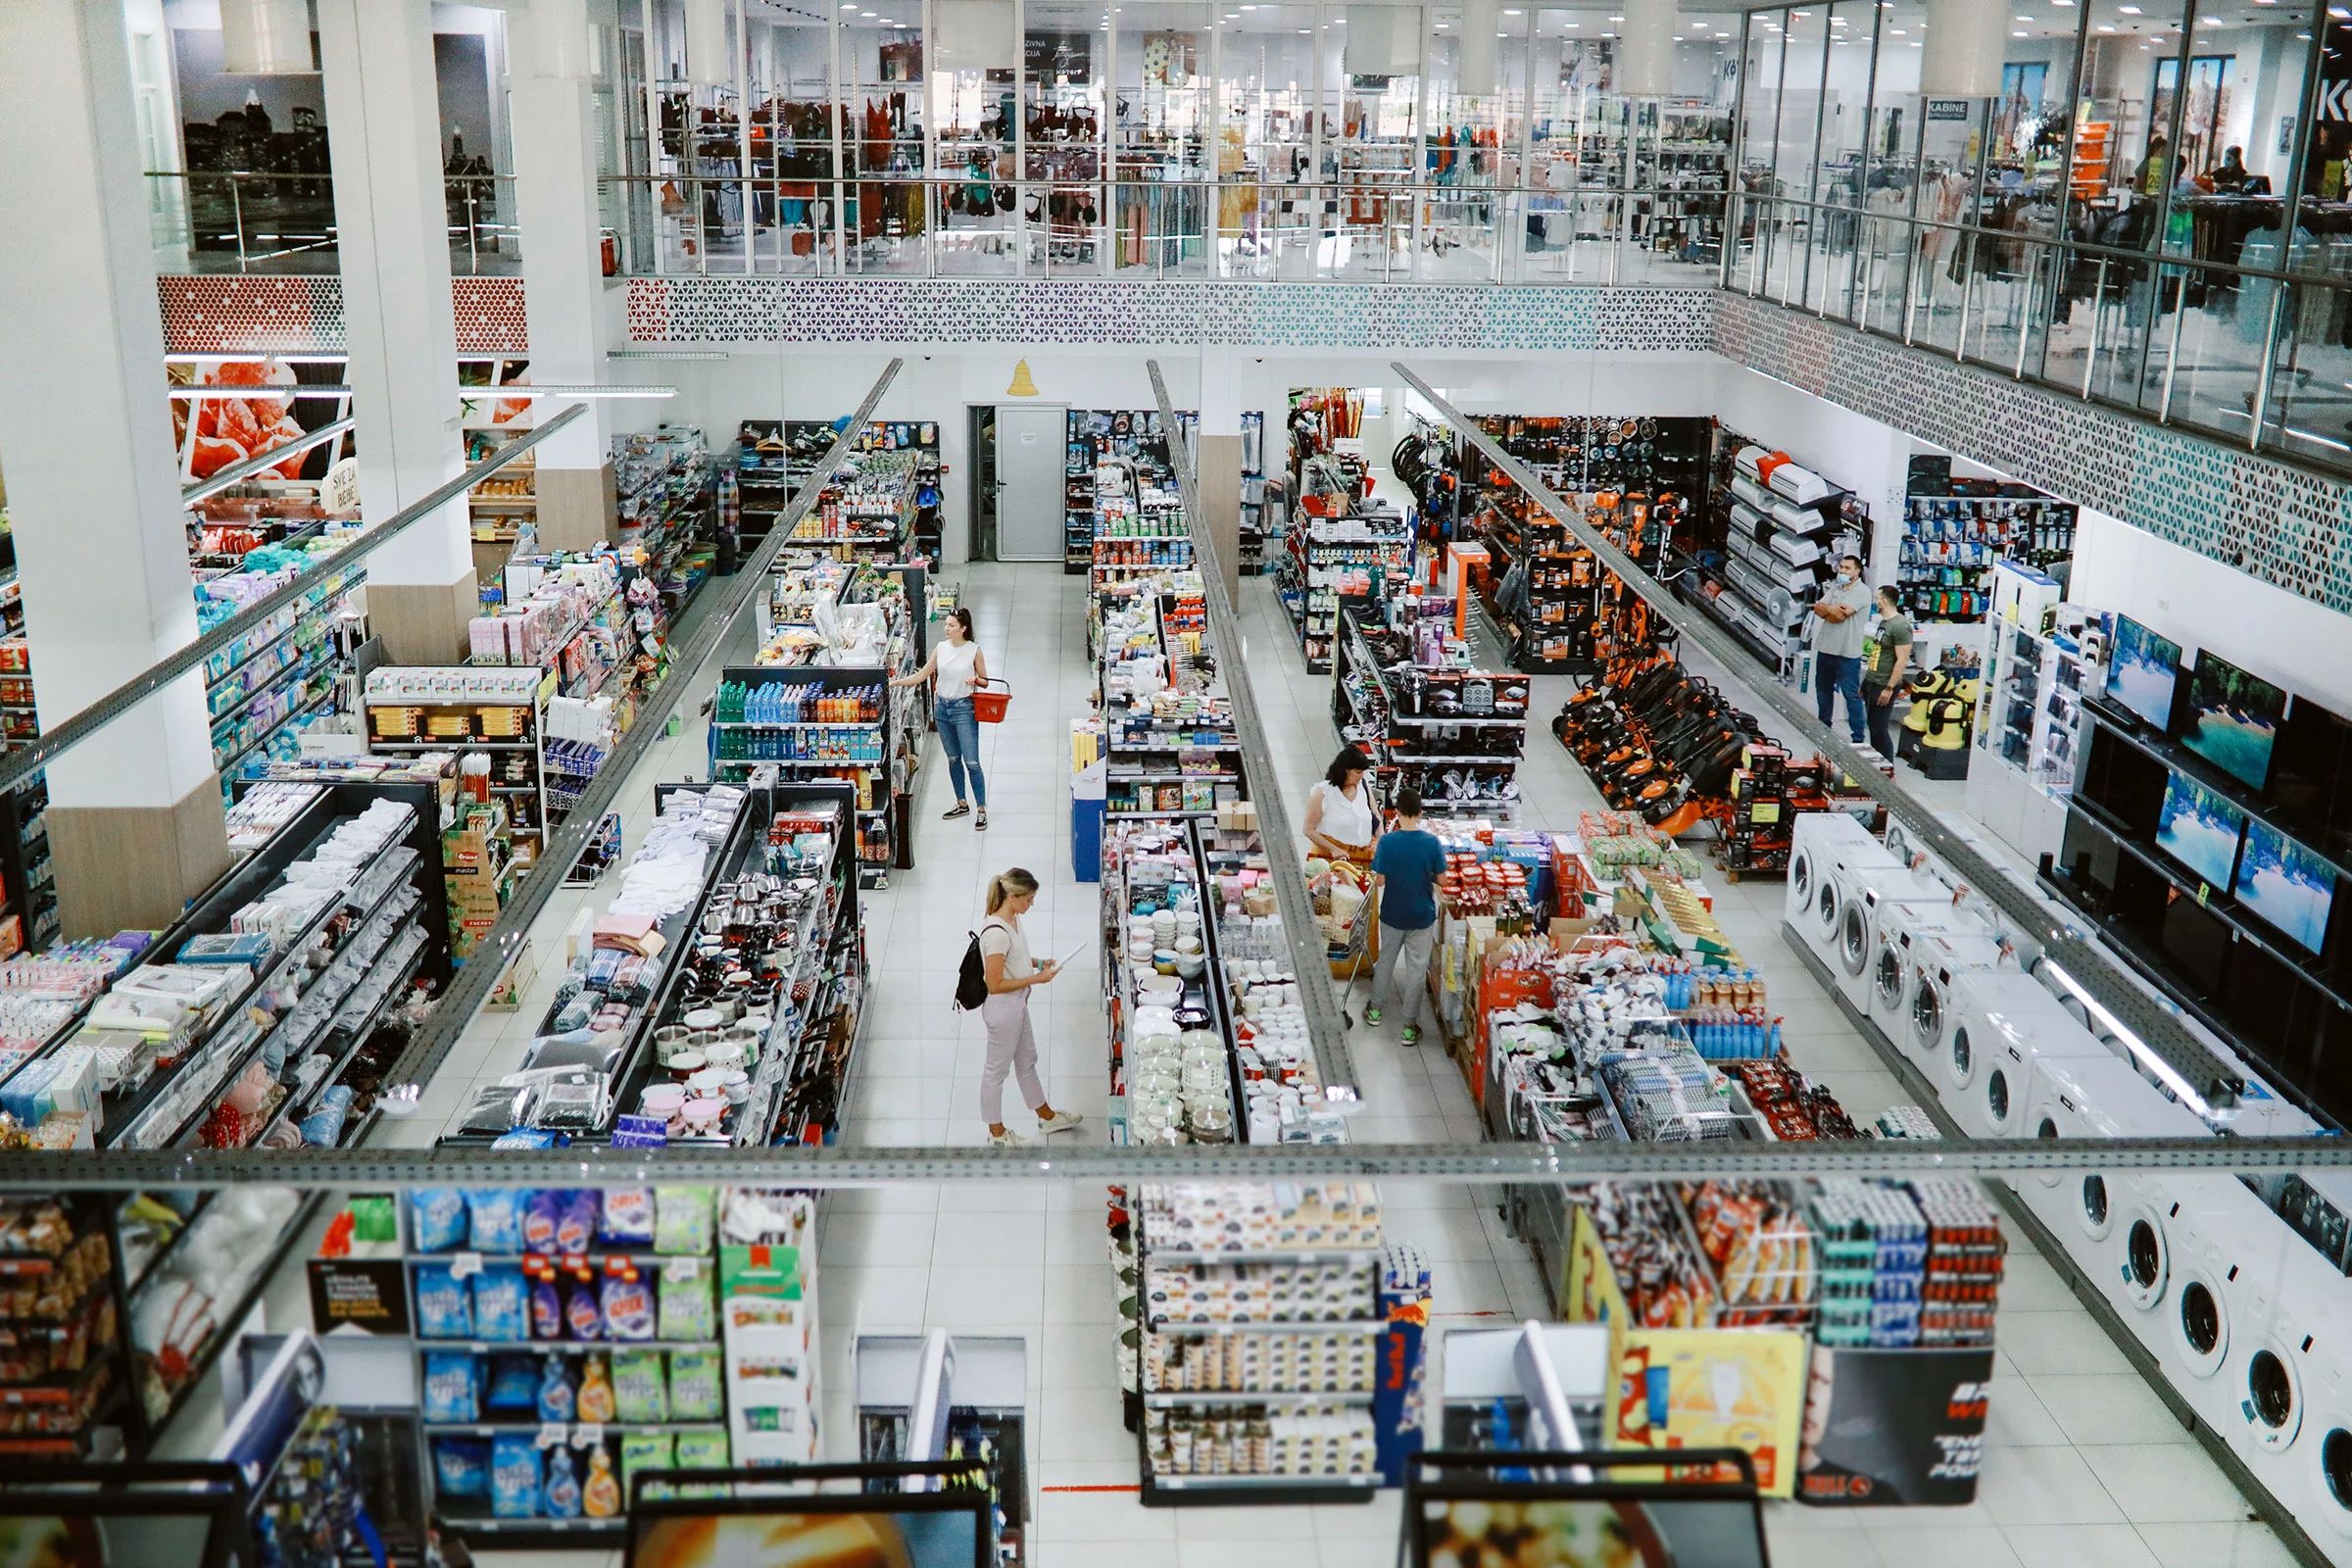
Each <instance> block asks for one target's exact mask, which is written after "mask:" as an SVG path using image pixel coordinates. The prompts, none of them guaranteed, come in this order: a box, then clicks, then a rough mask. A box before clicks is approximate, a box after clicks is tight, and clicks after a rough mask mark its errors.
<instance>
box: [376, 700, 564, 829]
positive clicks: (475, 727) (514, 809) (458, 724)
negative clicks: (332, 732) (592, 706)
mask: <svg viewBox="0 0 2352 1568" xmlns="http://www.w3.org/2000/svg"><path fill="white" fill-rule="evenodd" d="M545 691H546V678H545V676H544V674H543V673H542V672H541V670H540V669H539V667H538V666H537V665H535V664H534V665H520V666H507V667H499V666H486V665H471V664H466V665H449V666H438V665H433V666H423V665H417V666H411V665H403V666H397V667H387V668H383V669H378V670H375V671H373V672H372V673H371V674H369V675H368V681H367V687H366V702H367V711H368V750H369V751H371V752H379V753H385V754H389V755H394V756H406V755H409V754H413V753H418V752H461V753H467V752H479V753H483V754H485V755H487V756H488V757H489V759H490V792H491V794H493V795H495V796H498V797H499V798H500V799H501V800H502V801H504V802H505V804H506V807H507V812H508V818H509V821H510V822H511V824H512V826H513V829H514V833H515V838H516V839H517V840H518V841H521V843H522V844H523V845H527V848H528V853H527V854H525V853H523V852H522V850H521V849H519V848H518V850H517V852H516V858H518V859H521V860H524V861H529V860H532V859H536V858H538V853H539V850H540V849H541V847H542V846H543V845H544V844H545V843H546V839H547V830H548V816H549V806H548V798H547V758H546V754H545V752H544V751H543V750H542V748H543V746H544V744H545V740H546V735H547V699H546V696H545Z"/></svg>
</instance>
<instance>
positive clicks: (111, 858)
mask: <svg viewBox="0 0 2352 1568" xmlns="http://www.w3.org/2000/svg"><path fill="white" fill-rule="evenodd" d="M0 102H7V103H11V104H15V105H18V106H19V108H20V112H19V113H14V114H9V115H0V211H5V212H9V213H13V214H15V215H17V218H18V221H17V222H16V223H14V224H12V225H11V228H10V233H9V237H8V239H7V240H6V241H5V242H0V298H5V299H7V300H8V301H10V302H11V304H10V306H9V308H8V309H6V310H0V474H5V475H6V480H7V485H8V500H9V511H10V515H11V517H12V519H13V522H14V527H15V532H16V542H17V571H18V576H19V578H20V580H21V581H22V582H23V584H24V594H25V632H26V636H27V638H28V640H29V641H30V643H31V646H32V647H33V648H34V649H35V650H37V653H36V654H35V656H34V659H33V662H32V676H33V690H34V695H35V698H36V700H37V702H38V705H39V708H40V716H41V723H42V725H43V727H44V728H54V727H55V726H57V725H58V724H61V723H63V722H64V721H65V720H66V719H68V718H70V717H72V716H73V714H74V713H75V712H77V711H80V710H81V709H83V708H85V707H87V706H88V705H89V703H90V702H91V701H92V700H93V699H95V698H97V697H99V696H101V695H103V694H104V693H106V692H109V691H112V690H113V689H114V688H115V687H117V686H120V685H122V684H123V682H124V681H126V680H129V679H130V678H131V677H133V676H135V675H137V674H138V673H139V672H140V671H142V670H144V669H146V668H147V667H148V666H149V665H150V664H153V663H154V662H156V661H157V660H159V659H162V658H163V657H165V656H166V655H168V654H170V653H172V652H173V651H174V650H176V649H179V648H181V647H184V646H185V645H186V644H187V643H189V642H191V641H193V640H194V638H195V636H196V600H195V596H194V590H193V586H192V579H191V578H190V576H189V572H188V546H187V535H186V532H185V529H184V527H183V525H182V523H181V520H180V519H181V516H182V508H181V506H180V502H179V474H178V467H177V465H176V464H175V463H174V461H173V447H172V416H171V412H170V404H169V402H168V400H167V399H166V397H165V394H164V328H163V318H162V315H161V313H160V312H159V311H158V310H157V307H156V295H155V262H154V257H153V253H152V250H151V248H150V240H149V234H148V213H147V196H146V190H145V181H144V180H143V179H142V178H141V172H140V159H139V148H138V140H137V135H136V132H135V130H134V122H133V119H132V104H131V87H130V54H129V45H128V40H127V38H126V36H125V34H124V31H123V8H122V7H121V6H119V5H116V6H109V5H90V4H87V3H85V0H12V3H11V4H9V5H6V6H0ZM36 106H37V107H36ZM48 774H49V791H50V807H49V817H48V821H49V843H50V851H51V857H52V859H53V861H54V863H55V866H56V869H57V888H58V905H59V912H60V915H61V917H62V919H63V921H64V928H65V934H66V935H67V936H70V937H71V936H79V935H91V934H105V933H112V932H114V931H116V930H120V929H122V928H123V927H125V926H146V925H163V924H166V923H168V922H169V921H171V920H172V919H175V918H177V917H178V914H179V910H180V906H181V904H182V903H183V902H184V901H185V900H186V899H187V898H188V897H189V896H190V895H192V894H195V893H198V892H201V891H202V890H203V889H204V887H205V886H206V884H208V883H210V882H211V881H212V880H213V879H214V878H216V877H217V876H219V875H220V873H221V871H222V870H224V869H226V867H227V865H228V840H227V835H226V833H225V832H224V831H223V829H222V825H221V783H220V779H219V777H218V776H217V774H216V773H215V771H214V767H213V751H212V738H211V732H210V726H209V724H208V722H207V719H206V715H205V709H204V686H203V682H202V679H201V678H200V677H199V676H197V675H194V674H191V675H189V676H188V677H187V678H186V679H184V680H181V681H178V682H176V683H174V684H173V685H172V686H171V687H170V688H169V689H167V690H165V691H163V692H159V693H158V694H156V696H155V697H153V698H151V699H149V700H148V701H147V702H146V703H144V704H142V705H140V706H139V707H138V708H136V709H134V710H132V711H130V712H129V713H127V714H126V715H124V717H123V719H122V720H120V721H118V722H117V723H115V724H114V725H113V726H112V727H111V728H109V729H107V730H105V731H104V732H102V733H100V734H98V735H96V736H94V737H93V738H91V739H90V740H88V741H85V742H83V743H82V744H81V745H79V746H77V747H74V748H73V750H72V751H71V752H69V753H68V754H66V755H65V756H63V757H61V758H59V759H58V760H55V761H53V762H51V763H50V764H49V768H48ZM8 891H9V893H11V894H16V893H18V892H20V891H21V890H19V889H16V888H11V889H9V890H8ZM28 935H29V933H28Z"/></svg>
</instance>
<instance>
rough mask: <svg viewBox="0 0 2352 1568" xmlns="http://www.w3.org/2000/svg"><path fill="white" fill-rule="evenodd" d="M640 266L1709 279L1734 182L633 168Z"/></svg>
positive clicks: (629, 211) (778, 271) (676, 271)
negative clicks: (1674, 185)
mask: <svg viewBox="0 0 2352 1568" xmlns="http://www.w3.org/2000/svg"><path fill="white" fill-rule="evenodd" d="M604 187H605V188H604V197H605V210H606V212H607V213H608V214H609V215H612V216H613V218H614V219H615V220H616V221H615V222H614V224H613V226H614V228H615V230H616V231H617V234H618V236H619V258H618V260H619V263H620V267H621V270H623V271H625V272H629V273H633V274H639V275H653V276H679V275H694V274H713V275H725V274H729V273H735V274H753V275H762V276H799V277H859V276H884V277H894V276H895V277H925V276H930V277H939V276H955V277H1123V278H1190V279H1218V280H1242V281H1257V282H1290V281H1301V282H1305V281H1345V282H1373V283H1404V282H1449V283H1488V284H1500V283H1511V284H1519V283H1584V284H1602V285H1610V284H1633V283H1644V284H1657V283H1676V284H1682V285H1685V286H1691V287H1700V286H1707V285H1711V284H1712V283H1713V282H1714V281H1715V278H1716V275H1717V269H1718V266H1719V263H1720V258H1721V245H1722V234H1723V208H1724V196H1723V194H1722V193H1721V192H1720V191H1685V190H1664V189H1659V190H1636V191H1632V192H1630V193H1629V192H1627V191H1622V190H1609V189H1595V188H1586V189H1580V190H1572V191H1555V190H1548V189H1542V190H1539V189H1530V188H1525V187H1507V186H1475V185H1462V184H1424V185H1410V184H1406V183H1403V182H1401V181H1400V180H1395V179H1384V178H1380V177H1377V176H1367V177H1362V178H1352V179H1349V178H1344V179H1340V180H1336V181H1327V182H1324V183H1321V184H1270V183H1264V182H1260V181H1244V180H1232V179H1228V180H1223V181H1217V180H1163V179H1103V180H1096V181H1091V182H1076V183H1074V182H1072V181H1069V180H1066V179H1061V180H1037V181H1022V180H1000V179H986V178H975V177H974V176H972V175H971V174H969V173H965V174H962V175H958V176H956V177H952V178H950V177H940V176H936V175H934V176H929V177H925V176H922V175H919V174H877V175H873V176H869V177H864V178H855V179H832V178H823V179H807V178H802V179H785V180H777V179H753V180H746V179H744V178H742V177H740V176H738V175H733V174H729V175H724V176H718V175H713V176H707V177H695V176H689V175H617V176H610V177H608V178H607V179H606V180H605V181H604Z"/></svg>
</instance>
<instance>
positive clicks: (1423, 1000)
mask: <svg viewBox="0 0 2352 1568" xmlns="http://www.w3.org/2000/svg"><path fill="white" fill-rule="evenodd" d="M1445 870H1446V849H1445V846H1443V845H1441V844H1440V843H1439V842H1438V836H1437V835H1436V834H1435V833H1430V832H1427V831H1425V830H1424V829H1423V828H1422V826H1421V794H1420V792H1419V791H1418V790H1410V789H1407V790H1398V791H1397V825H1396V826H1395V827H1393V828H1391V829H1390V830H1389V831H1388V832H1387V833H1385V834H1383V835H1381V840H1380V844H1379V846H1378V847H1377V848H1375V849H1374V850H1373V852H1372V887H1373V891H1374V892H1375V893H1376V894H1378V895H1379V898H1380V961H1379V962H1378V963H1377V964H1375V965H1374V966H1373V969H1372V1002H1371V1005H1369V1006H1367V1007H1365V1008H1364V1021H1365V1022H1366V1023H1372V1024H1377V1023H1379V1022H1380V1018H1381V1007H1380V1003H1381V999H1382V998H1383V997H1386V996H1388V995H1389V994H1390V992H1391V989H1392V987H1393V986H1394V988H1395V991H1396V996H1397V1004H1398V1005H1400V1006H1401V1007H1402V1008H1403V1009H1404V1012H1403V1022H1404V1043H1405V1044H1406V1045H1408V1046H1417V1045H1419V1044H1420V1043H1421V1023H1420V1020H1421V1017H1422V1015H1423V1014H1424V1013H1426V1012H1427V1011H1428V1009H1429V957H1430V952H1431V950H1432V949H1433V948H1435V947H1436V946H1437V940H1438V878H1439V877H1440V876H1442V875H1443V874H1445ZM1400 970H1401V971H1402V973H1403V975H1404V979H1403V981H1402V983H1401V984H1400V985H1398V984H1396V977H1397V973H1398V971H1400Z"/></svg>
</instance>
